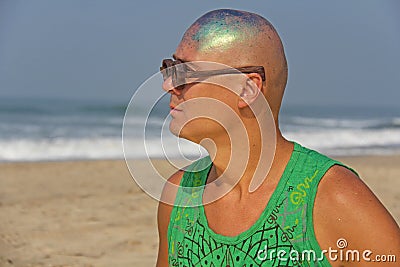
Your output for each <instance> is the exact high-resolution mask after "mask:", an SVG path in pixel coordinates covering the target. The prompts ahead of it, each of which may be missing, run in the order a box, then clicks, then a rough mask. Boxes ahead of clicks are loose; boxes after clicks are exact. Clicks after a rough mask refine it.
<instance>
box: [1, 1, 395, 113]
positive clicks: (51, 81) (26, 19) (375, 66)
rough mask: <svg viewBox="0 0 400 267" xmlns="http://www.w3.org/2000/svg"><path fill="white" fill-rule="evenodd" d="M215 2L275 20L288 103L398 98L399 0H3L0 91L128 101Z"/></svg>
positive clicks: (389, 102) (383, 102) (379, 102)
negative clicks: (284, 63) (286, 68)
mask: <svg viewBox="0 0 400 267" xmlns="http://www.w3.org/2000/svg"><path fill="white" fill-rule="evenodd" d="M217 8H233V9H241V10H246V11H251V12H255V13H258V14H260V15H262V16H264V17H265V18H267V19H268V20H269V21H270V22H272V24H273V25H274V26H275V28H276V29H277V31H278V33H279V34H280V36H281V38H282V40H283V43H284V47H285V51H286V56H287V60H288V64H289V81H288V86H287V89H286V93H285V100H284V101H285V102H286V103H288V104H300V105H319V106H321V105H322V106H324V105H336V106H338V105H339V106H340V105H344V106H352V105H355V106H394V107H398V106H399V105H398V101H399V99H400V90H399V89H400V86H399V84H400V49H399V48H400V16H398V14H399V12H400V2H399V1H397V0H382V1H376V0H353V1H348V0H337V1H329V2H328V1H320V0H314V1H311V0H302V1H298V0H291V1H289V0H287V1H282V0H274V1H223V0H219V1H212V0H203V1H178V0H175V1H172V0H171V1H122V0H120V1H111V0H109V1H105V0H97V1H94V0H92V1H89V0H85V1H81V0H69V1H60V0H47V1H45V0H36V1H18V0H0V98H9V97H12V98H56V99H72V100H74V99H83V100H104V101H117V102H123V103H124V102H128V101H129V99H130V98H131V97H132V95H133V93H134V91H135V90H136V89H137V88H138V87H139V86H140V85H141V84H142V83H143V82H144V81H145V80H146V79H147V78H149V77H150V76H152V75H153V74H154V73H156V72H157V71H158V69H159V66H160V62H161V60H162V59H163V58H166V57H170V56H171V54H172V53H174V51H175V48H176V46H177V44H178V43H179V41H180V39H181V37H182V35H183V33H184V31H185V30H186V29H187V27H189V26H190V25H191V24H192V23H193V22H194V21H195V20H196V19H197V18H198V17H200V16H201V15H202V14H204V13H206V12H207V11H210V10H213V9H217Z"/></svg>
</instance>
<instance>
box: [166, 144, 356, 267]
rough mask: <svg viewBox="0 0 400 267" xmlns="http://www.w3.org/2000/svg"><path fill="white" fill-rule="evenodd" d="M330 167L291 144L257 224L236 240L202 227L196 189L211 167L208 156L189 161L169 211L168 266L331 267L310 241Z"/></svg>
mask: <svg viewBox="0 0 400 267" xmlns="http://www.w3.org/2000/svg"><path fill="white" fill-rule="evenodd" d="M335 164H337V165H341V166H344V165H343V164H342V163H340V162H338V161H335V160H332V159H330V158H328V157H326V156H324V155H321V154H319V153H318V152H316V151H313V150H310V149H307V148H305V147H302V146H301V145H299V144H297V143H294V150H293V152H292V155H291V158H290V160H289V162H288V164H287V165H286V168H285V170H284V172H283V174H282V177H281V179H280V181H279V182H278V185H277V187H276V189H275V191H274V192H273V194H272V196H271V198H270V200H269V202H268V204H267V206H266V207H265V209H264V210H263V212H262V214H261V216H260V217H259V218H258V220H257V221H256V222H255V223H254V224H253V225H252V226H251V227H250V228H249V229H248V230H246V231H244V232H242V233H241V234H239V235H237V236H223V235H220V234H217V233H215V232H214V231H213V230H212V229H211V228H210V227H209V226H208V223H207V218H206V216H205V212H204V206H203V205H202V193H203V188H204V187H202V185H205V183H206V181H207V176H208V173H209V170H210V168H211V166H212V162H211V160H210V158H209V157H205V158H202V159H200V160H198V161H196V162H194V163H193V164H191V165H190V166H189V167H188V168H187V169H186V171H185V173H184V175H183V177H182V181H181V187H180V189H179V190H178V193H177V196H176V199H175V206H174V207H173V209H172V212H171V218H170V223H169V227H168V262H169V265H170V266H179V267H181V266H182V267H183V266H246V267H256V266H331V265H330V264H329V262H328V260H327V258H326V257H325V255H324V253H322V251H321V248H320V246H319V244H318V242H317V240H316V237H315V233H314V227H313V220H312V213H313V207H314V200H315V195H316V193H317V187H318V183H319V182H320V180H321V178H322V177H323V176H324V174H325V173H326V171H327V170H328V169H329V168H330V167H332V166H333V165H335ZM345 167H346V166H345ZM349 169H350V168H349ZM350 170H352V169H350ZM352 171H353V170H352ZM196 205H198V206H196ZM226 223H228V222H226Z"/></svg>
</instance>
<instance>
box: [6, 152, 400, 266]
mask: <svg viewBox="0 0 400 267" xmlns="http://www.w3.org/2000/svg"><path fill="white" fill-rule="evenodd" d="M339 160H341V161H342V162H344V163H345V164H348V165H349V166H351V167H353V168H354V169H356V170H357V171H358V172H359V174H360V176H361V177H362V179H363V180H364V181H365V182H366V183H367V184H368V185H369V187H370V188H371V189H372V190H373V191H374V192H375V194H376V195H377V196H378V197H379V199H380V200H381V201H382V203H384V205H385V206H386V208H387V209H388V210H389V211H390V212H391V214H392V215H393V216H394V217H395V219H396V221H397V222H398V223H399V222H400V191H399V188H400V164H399V163H400V155H391V156H356V157H341V158H339ZM138 164H139V166H140V160H138ZM162 171H163V170H161V172H162ZM168 171H170V170H167V169H165V172H166V173H167V172H168ZM0 214H1V216H0V266H87V267H88V266H154V264H155V260H156V256H157V248H158V235H157V224H156V214H157V202H156V201H155V200H153V199H152V198H150V197H149V196H148V195H146V194H145V193H144V192H143V191H142V190H141V189H140V188H139V187H138V186H137V185H136V183H135V182H134V180H133V179H132V178H131V176H130V173H129V171H128V169H127V167H126V164H125V162H124V161H122V160H96V161H56V162H30V163H1V164H0Z"/></svg>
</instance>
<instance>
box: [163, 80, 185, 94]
mask: <svg viewBox="0 0 400 267" xmlns="http://www.w3.org/2000/svg"><path fill="white" fill-rule="evenodd" d="M162 88H163V90H164V91H166V92H167V93H170V94H175V95H180V94H181V90H178V89H176V88H175V87H174V85H173V83H172V78H171V77H168V78H167V79H166V80H165V81H164V82H163V84H162Z"/></svg>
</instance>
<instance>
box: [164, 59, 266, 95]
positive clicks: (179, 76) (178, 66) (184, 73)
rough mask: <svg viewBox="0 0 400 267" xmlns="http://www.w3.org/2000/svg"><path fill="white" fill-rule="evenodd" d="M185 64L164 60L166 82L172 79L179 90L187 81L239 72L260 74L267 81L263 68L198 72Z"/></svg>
mask: <svg viewBox="0 0 400 267" xmlns="http://www.w3.org/2000/svg"><path fill="white" fill-rule="evenodd" d="M183 63H185V62H183V61H181V60H173V59H164V60H163V61H162V64H161V67H160V71H161V73H162V75H163V79H164V81H165V80H167V79H168V78H169V77H171V78H172V85H173V86H174V87H175V88H176V89H179V90H181V89H183V88H184V86H185V84H187V80H186V79H190V78H205V77H211V76H217V75H224V74H237V73H238V72H241V73H247V74H248V73H258V74H260V76H261V78H262V80H263V81H265V70H264V67H263V66H248V67H241V68H230V69H219V70H203V71H196V70H193V69H191V68H190V67H189V66H188V64H183Z"/></svg>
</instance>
